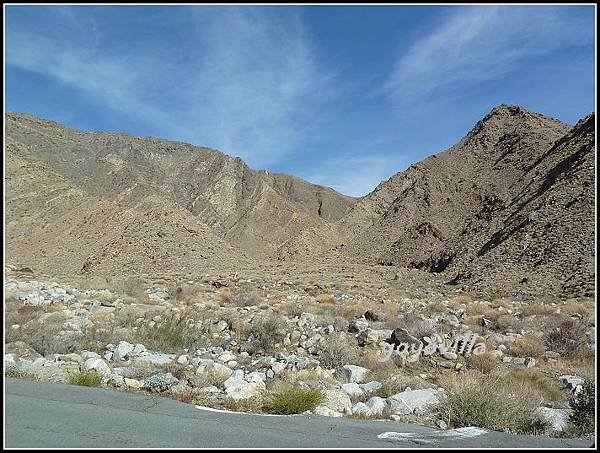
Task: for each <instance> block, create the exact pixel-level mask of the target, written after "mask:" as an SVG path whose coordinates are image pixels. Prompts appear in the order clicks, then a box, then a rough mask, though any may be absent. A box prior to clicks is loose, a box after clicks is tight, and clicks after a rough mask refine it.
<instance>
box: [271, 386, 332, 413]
mask: <svg viewBox="0 0 600 453" xmlns="http://www.w3.org/2000/svg"><path fill="white" fill-rule="evenodd" d="M324 398H325V395H324V393H323V391H322V390H321V389H304V388H299V387H291V388H287V389H283V390H279V391H277V392H274V393H272V394H271V395H269V397H268V398H267V399H266V401H265V402H264V403H263V406H262V409H263V411H265V412H267V413H269V414H301V413H302V412H305V411H310V410H313V409H314V408H315V407H317V406H318V405H319V404H321V403H322V402H323V400H324Z"/></svg>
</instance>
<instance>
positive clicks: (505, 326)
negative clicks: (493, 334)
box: [494, 315, 523, 333]
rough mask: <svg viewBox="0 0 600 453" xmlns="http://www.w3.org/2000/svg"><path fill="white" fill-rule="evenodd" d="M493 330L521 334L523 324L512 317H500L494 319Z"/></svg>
mask: <svg viewBox="0 0 600 453" xmlns="http://www.w3.org/2000/svg"><path fill="white" fill-rule="evenodd" d="M494 330H497V331H500V332H515V333H518V332H521V330H523V322H522V321H521V320H520V319H517V318H515V317H514V316H513V315H500V316H498V318H496V322H495V324H494Z"/></svg>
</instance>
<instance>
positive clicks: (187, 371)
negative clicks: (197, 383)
mask: <svg viewBox="0 0 600 453" xmlns="http://www.w3.org/2000/svg"><path fill="white" fill-rule="evenodd" d="M159 368H160V369H161V370H163V372H165V373H171V374H172V375H173V376H175V377H176V378H177V379H179V380H182V379H183V380H187V379H190V378H192V377H193V376H194V374H195V373H196V370H195V369H194V368H188V366H187V365H183V364H181V363H178V362H175V361H172V362H168V363H165V364H164V365H160V366H159Z"/></svg>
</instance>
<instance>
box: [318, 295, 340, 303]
mask: <svg viewBox="0 0 600 453" xmlns="http://www.w3.org/2000/svg"><path fill="white" fill-rule="evenodd" d="M315 300H316V301H317V302H318V303H320V304H328V305H335V304H336V303H337V301H336V300H335V297H333V296H332V295H331V294H326V293H322V294H319V295H318V296H317V297H316V298H315Z"/></svg>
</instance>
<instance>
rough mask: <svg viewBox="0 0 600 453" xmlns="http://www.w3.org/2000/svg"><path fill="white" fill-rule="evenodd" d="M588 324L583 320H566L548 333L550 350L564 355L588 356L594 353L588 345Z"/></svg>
mask: <svg viewBox="0 0 600 453" xmlns="http://www.w3.org/2000/svg"><path fill="white" fill-rule="evenodd" d="M586 331H587V324H586V323H584V322H582V321H579V320H578V321H574V320H566V321H563V322H562V323H561V324H560V325H559V326H558V327H557V328H555V329H553V330H551V331H550V332H548V333H547V334H546V338H545V340H546V345H547V347H548V349H549V350H551V351H556V352H558V353H559V354H560V355H561V356H563V357H586V356H589V355H593V354H592V352H591V349H590V347H589V345H588V342H589V339H588V336H587V334H586Z"/></svg>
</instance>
